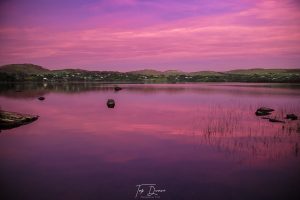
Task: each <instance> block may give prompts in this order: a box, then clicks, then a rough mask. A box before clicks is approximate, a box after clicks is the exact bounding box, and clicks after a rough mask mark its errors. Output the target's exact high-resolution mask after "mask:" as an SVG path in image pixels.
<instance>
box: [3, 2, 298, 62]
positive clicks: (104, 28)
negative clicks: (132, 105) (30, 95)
mask: <svg viewBox="0 0 300 200" xmlns="http://www.w3.org/2000/svg"><path fill="white" fill-rule="evenodd" d="M287 2H288V1H285V0H282V1H271V0H270V1H269V0H267V1H256V4H255V6H254V7H249V8H247V9H242V10H239V11H236V12H228V13H222V14H214V15H207V16H192V17H188V18H182V19H178V20H174V21H167V22H166V21H157V23H155V24H151V25H148V26H137V27H126V26H125V27H122V24H128V23H131V22H135V21H136V19H134V17H133V16H132V15H131V14H130V13H127V12H125V13H123V14H124V19H123V18H120V15H117V16H116V17H115V18H114V16H113V15H112V14H108V15H105V16H104V18H105V17H109V18H107V19H111V21H106V22H105V21H101V22H100V23H98V20H99V18H100V17H99V16H97V17H94V18H90V19H87V23H90V24H94V25H95V26H93V27H91V28H86V27H83V28H80V29H77V30H68V31H61V30H59V29H58V30H55V29H47V28H44V27H36V28H15V27H14V28H9V27H8V28H4V27H2V28H1V29H0V39H1V40H3V41H4V43H3V45H2V47H1V49H0V53H1V55H0V58H1V60H2V62H3V63H11V62H14V61H22V60H23V61H31V62H34V61H35V60H45V61H44V62H46V63H49V64H48V65H50V66H51V65H52V66H53V64H51V62H49V60H51V59H53V60H54V59H56V58H57V60H61V62H59V63H55V65H57V64H59V65H64V66H66V65H69V66H70V65H71V66H76V65H94V64H96V63H98V66H103V65H105V64H107V63H110V64H112V63H115V65H122V63H124V62H129V63H130V62H131V63H133V64H134V63H135V62H137V61H138V62H139V63H141V62H142V61H143V60H145V61H146V60H147V61H148V60H152V63H154V64H155V62H158V61H161V60H165V61H166V62H168V61H169V60H174V61H176V60H178V61H179V60H195V61H197V60H205V59H223V58H226V59H228V58H230V59H232V60H234V59H240V58H243V57H245V58H246V57H253V58H256V57H257V56H261V55H263V56H265V57H266V59H269V63H270V65H272V64H274V63H272V61H271V58H272V57H274V56H279V57H280V56H281V57H282V58H285V59H289V58H287V57H289V56H290V57H293V56H295V55H297V54H298V53H299V52H300V23H299V21H300V14H299V13H300V12H298V11H299V8H298V7H293V6H291V5H290V4H288V3H287ZM107 3H108V2H106V1H105V2H104V4H107ZM110 3H112V4H117V5H119V4H126V5H128V4H129V5H134V4H137V1H131V0H128V1H119V0H116V1H114V2H110ZM126 16H128V18H126ZM135 17H137V16H135ZM150 18H151V17H150V16H149V15H148V14H147V13H146V14H145V15H141V17H139V18H138V20H137V21H139V22H142V21H143V20H144V21H147V19H150ZM118 24H120V25H121V26H120V27H118V26H117V25H118ZM63 58H65V59H63ZM264 63H268V62H264ZM287 63H289V62H287Z"/></svg>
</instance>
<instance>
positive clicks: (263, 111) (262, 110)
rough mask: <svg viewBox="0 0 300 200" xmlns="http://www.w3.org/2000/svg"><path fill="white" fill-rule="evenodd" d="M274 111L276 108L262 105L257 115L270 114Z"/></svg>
mask: <svg viewBox="0 0 300 200" xmlns="http://www.w3.org/2000/svg"><path fill="white" fill-rule="evenodd" d="M273 111H274V109H272V108H267V107H260V108H258V109H257V110H256V112H255V115H256V116H265V115H270V114H271V112H273Z"/></svg>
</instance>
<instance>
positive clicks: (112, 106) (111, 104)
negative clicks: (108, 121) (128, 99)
mask: <svg viewBox="0 0 300 200" xmlns="http://www.w3.org/2000/svg"><path fill="white" fill-rule="evenodd" d="M106 105H107V107H108V108H114V107H115V105H116V104H115V100H113V99H108V100H107V102H106Z"/></svg>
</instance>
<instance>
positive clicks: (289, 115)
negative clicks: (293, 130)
mask: <svg viewBox="0 0 300 200" xmlns="http://www.w3.org/2000/svg"><path fill="white" fill-rule="evenodd" d="M286 119H290V120H297V119H298V116H297V115H295V114H287V115H286Z"/></svg>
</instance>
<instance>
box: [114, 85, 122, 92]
mask: <svg viewBox="0 0 300 200" xmlns="http://www.w3.org/2000/svg"><path fill="white" fill-rule="evenodd" d="M114 89H115V91H116V92H117V91H120V90H122V89H123V88H121V87H119V86H116V87H115V88H114Z"/></svg>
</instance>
